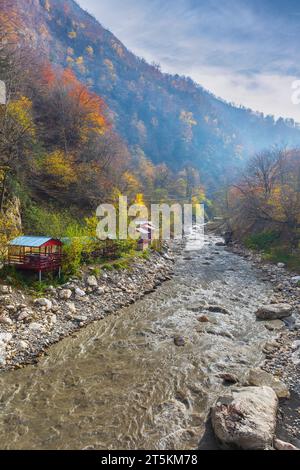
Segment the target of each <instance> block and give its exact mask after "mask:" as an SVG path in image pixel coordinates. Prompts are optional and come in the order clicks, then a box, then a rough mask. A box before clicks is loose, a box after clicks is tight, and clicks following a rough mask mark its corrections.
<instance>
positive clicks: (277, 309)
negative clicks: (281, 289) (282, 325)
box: [256, 304, 293, 320]
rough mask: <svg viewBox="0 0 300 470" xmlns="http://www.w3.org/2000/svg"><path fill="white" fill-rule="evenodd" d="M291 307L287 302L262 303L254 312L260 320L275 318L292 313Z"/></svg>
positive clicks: (284, 316)
mask: <svg viewBox="0 0 300 470" xmlns="http://www.w3.org/2000/svg"><path fill="white" fill-rule="evenodd" d="M292 310H293V307H292V306H291V305H289V304H270V305H264V306H263V307H261V308H260V309H258V310H257V312H256V317H257V318H259V319H260V320H277V319H279V320H280V319H281V318H286V317H289V316H290V315H291V314H292Z"/></svg>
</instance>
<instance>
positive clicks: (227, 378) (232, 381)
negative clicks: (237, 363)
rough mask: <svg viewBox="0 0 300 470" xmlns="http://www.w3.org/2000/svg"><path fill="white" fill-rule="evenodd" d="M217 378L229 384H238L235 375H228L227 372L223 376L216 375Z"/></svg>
mask: <svg viewBox="0 0 300 470" xmlns="http://www.w3.org/2000/svg"><path fill="white" fill-rule="evenodd" d="M218 377H220V379H223V380H224V382H227V383H229V384H236V383H238V381H239V379H238V378H237V376H236V375H234V374H230V373H229V372H227V373H226V372H225V373H224V374H220V375H218Z"/></svg>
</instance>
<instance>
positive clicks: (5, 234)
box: [0, 172, 21, 261]
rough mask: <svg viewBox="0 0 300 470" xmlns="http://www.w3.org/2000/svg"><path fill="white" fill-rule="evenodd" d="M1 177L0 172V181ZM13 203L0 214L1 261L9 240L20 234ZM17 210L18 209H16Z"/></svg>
mask: <svg viewBox="0 0 300 470" xmlns="http://www.w3.org/2000/svg"><path fill="white" fill-rule="evenodd" d="M2 177H3V175H2V173H1V172H0V181H1V178H2ZM15 209H16V208H15V204H14V203H11V204H10V206H9V207H8V208H7V209H6V211H5V212H4V213H3V214H0V260H1V261H3V260H4V259H5V257H6V254H7V244H8V242H9V241H10V240H13V239H14V238H16V237H18V236H19V235H21V227H20V224H19V218H18V214H17V213H16V210H15ZM17 212H18V209H17Z"/></svg>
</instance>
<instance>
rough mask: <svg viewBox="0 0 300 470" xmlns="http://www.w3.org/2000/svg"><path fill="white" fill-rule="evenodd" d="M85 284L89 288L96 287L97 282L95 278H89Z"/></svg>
mask: <svg viewBox="0 0 300 470" xmlns="http://www.w3.org/2000/svg"><path fill="white" fill-rule="evenodd" d="M86 283H87V285H88V286H89V287H98V281H97V279H96V277H95V276H89V277H88V278H87V280H86Z"/></svg>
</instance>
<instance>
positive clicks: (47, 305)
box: [34, 298, 52, 312]
mask: <svg viewBox="0 0 300 470" xmlns="http://www.w3.org/2000/svg"><path fill="white" fill-rule="evenodd" d="M34 305H37V306H39V307H44V308H45V311H46V312H47V311H49V310H51V309H52V302H51V300H49V299H45V298H41V299H36V300H35V301H34Z"/></svg>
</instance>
